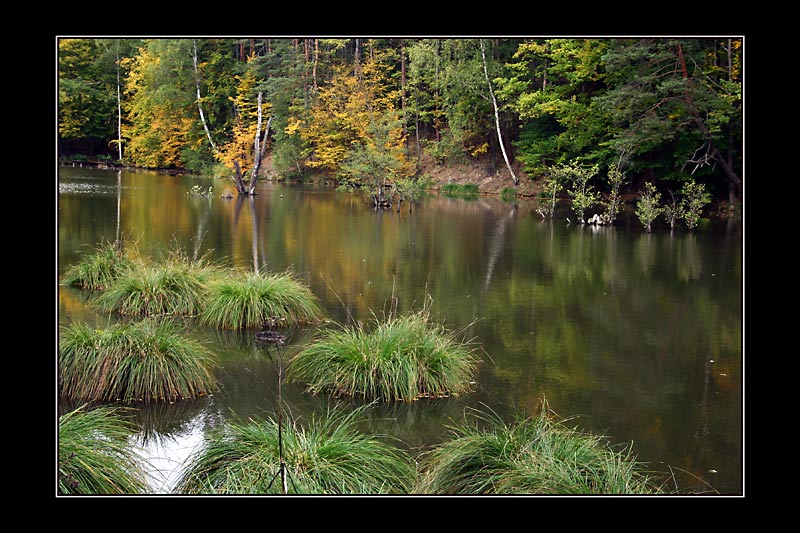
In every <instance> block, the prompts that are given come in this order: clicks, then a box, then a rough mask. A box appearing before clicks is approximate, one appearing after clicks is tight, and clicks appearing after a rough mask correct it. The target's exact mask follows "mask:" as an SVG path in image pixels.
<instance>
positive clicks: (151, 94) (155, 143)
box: [123, 39, 202, 168]
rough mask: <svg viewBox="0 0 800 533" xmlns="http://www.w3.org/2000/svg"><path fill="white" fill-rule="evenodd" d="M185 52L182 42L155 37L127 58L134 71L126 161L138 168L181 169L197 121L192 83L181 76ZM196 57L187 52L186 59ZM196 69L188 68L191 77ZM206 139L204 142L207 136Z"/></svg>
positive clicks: (125, 130) (128, 91)
mask: <svg viewBox="0 0 800 533" xmlns="http://www.w3.org/2000/svg"><path fill="white" fill-rule="evenodd" d="M180 56H181V54H180V53H179V50H178V49H177V44H176V42H171V41H162V40H159V39H152V40H149V41H148V42H147V44H146V45H145V46H143V47H142V48H140V50H139V54H138V55H137V56H135V57H132V58H129V59H127V60H126V62H127V63H126V64H125V66H126V67H128V68H129V69H130V70H129V74H128V79H127V88H126V97H127V98H126V106H127V111H128V124H130V126H129V127H127V128H125V127H123V137H127V139H128V149H127V153H126V160H128V161H129V162H130V163H133V164H135V165H138V166H143V167H150V168H159V167H181V166H184V165H183V160H182V152H183V151H184V150H185V149H186V148H187V146H188V145H189V144H190V143H191V141H190V140H189V139H190V136H189V132H190V130H191V129H192V126H193V124H194V122H195V120H196V108H195V106H194V97H193V94H192V91H191V85H188V81H190V78H188V77H187V78H186V80H185V81H186V82H187V83H182V80H180V79H178V76H176V73H177V72H181V70H182V69H181V68H180V66H179V65H178V64H177V61H172V60H173V59H176V60H177V58H179V57H180ZM190 59H191V56H189V55H188V54H186V58H185V61H186V62H187V63H188V61H189V60H190ZM190 74H191V71H190V70H186V72H185V76H190ZM201 142H202V140H201Z"/></svg>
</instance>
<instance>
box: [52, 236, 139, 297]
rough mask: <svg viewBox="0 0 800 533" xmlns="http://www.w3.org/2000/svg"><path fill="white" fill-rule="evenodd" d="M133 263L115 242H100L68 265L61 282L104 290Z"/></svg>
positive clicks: (67, 284)
mask: <svg viewBox="0 0 800 533" xmlns="http://www.w3.org/2000/svg"><path fill="white" fill-rule="evenodd" d="M133 265H134V259H133V258H132V257H131V256H130V255H129V254H127V253H126V252H123V251H122V250H121V249H120V248H119V247H118V246H117V245H116V244H114V243H102V244H99V245H98V246H97V247H96V248H95V249H94V251H92V252H91V253H88V254H85V255H84V256H83V257H81V260H80V261H79V262H78V263H76V264H74V265H72V266H70V267H69V268H68V269H67V270H66V272H65V273H64V277H63V279H62V281H61V284H62V285H66V286H69V287H79V288H81V289H90V290H104V289H106V288H107V287H108V286H110V285H111V284H113V283H114V281H115V280H116V279H117V278H118V277H120V276H121V275H123V273H125V272H128V271H129V270H130V269H131V268H132V267H133Z"/></svg>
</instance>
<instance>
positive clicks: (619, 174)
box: [603, 166, 627, 224]
mask: <svg viewBox="0 0 800 533" xmlns="http://www.w3.org/2000/svg"><path fill="white" fill-rule="evenodd" d="M607 179H608V185H609V189H610V192H609V195H608V201H607V202H606V204H605V205H606V212H605V214H604V215H603V216H604V218H605V221H606V223H608V224H613V223H614V220H616V218H617V213H619V210H620V207H621V205H622V202H621V198H620V187H622V185H624V184H625V182H626V181H627V177H626V176H625V173H624V172H623V171H622V170H620V168H619V167H618V166H612V167H611V168H609V169H608V176H607Z"/></svg>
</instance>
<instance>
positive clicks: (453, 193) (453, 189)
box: [440, 183, 480, 200]
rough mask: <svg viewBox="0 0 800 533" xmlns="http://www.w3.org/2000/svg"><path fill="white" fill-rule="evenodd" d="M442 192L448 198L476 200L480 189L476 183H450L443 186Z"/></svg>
mask: <svg viewBox="0 0 800 533" xmlns="http://www.w3.org/2000/svg"><path fill="white" fill-rule="evenodd" d="M440 192H441V193H442V195H444V196H448V197H461V198H464V199H467V200H474V199H476V198H477V197H478V194H479V192H480V189H479V187H478V185H476V184H475V183H464V184H462V185H459V184H457V183H448V184H446V185H442V188H441V189H440Z"/></svg>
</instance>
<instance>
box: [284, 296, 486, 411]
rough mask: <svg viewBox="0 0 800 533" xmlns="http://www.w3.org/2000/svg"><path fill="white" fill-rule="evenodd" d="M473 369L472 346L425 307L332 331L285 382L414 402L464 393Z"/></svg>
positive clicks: (297, 361)
mask: <svg viewBox="0 0 800 533" xmlns="http://www.w3.org/2000/svg"><path fill="white" fill-rule="evenodd" d="M476 365H477V357H476V356H475V354H474V352H473V350H472V348H471V346H470V345H469V344H468V343H465V342H461V341H459V340H458V339H457V338H456V336H455V335H454V334H453V333H448V332H447V331H445V329H444V327H443V326H441V325H436V324H432V323H431V320H430V316H429V313H428V311H427V310H426V309H423V310H421V311H418V312H416V313H411V314H409V315H407V316H391V317H389V318H388V319H386V320H383V321H379V320H377V319H376V320H375V323H374V324H373V326H372V328H371V329H368V328H367V327H366V326H364V324H363V323H358V324H357V325H355V326H347V327H340V328H332V329H329V330H327V331H325V332H323V333H322V334H321V335H320V337H319V338H318V339H317V340H316V341H314V342H312V343H311V344H310V345H309V346H308V347H306V348H305V349H304V350H302V351H301V352H300V353H298V354H297V355H296V356H295V357H294V359H292V361H291V363H290V365H289V368H288V373H287V378H288V379H289V380H290V381H293V382H302V383H306V384H307V387H308V390H309V391H310V392H312V393H315V394H316V393H319V392H322V391H326V392H329V393H332V394H334V395H346V396H359V397H362V398H365V399H368V400H383V401H388V402H391V401H413V400H416V399H418V398H421V397H443V396H448V395H450V394H461V393H465V392H468V391H469V390H470V388H471V384H472V383H473V379H474V377H473V375H474V372H475V368H476Z"/></svg>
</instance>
